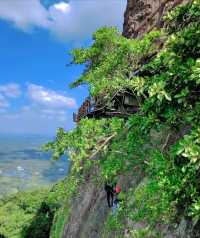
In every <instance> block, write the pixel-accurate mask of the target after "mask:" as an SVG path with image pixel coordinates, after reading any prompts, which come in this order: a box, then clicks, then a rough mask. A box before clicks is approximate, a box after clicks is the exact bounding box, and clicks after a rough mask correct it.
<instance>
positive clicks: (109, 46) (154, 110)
mask: <svg viewBox="0 0 200 238" xmlns="http://www.w3.org/2000/svg"><path fill="white" fill-rule="evenodd" d="M199 9H200V2H199V1H198V0H197V1H193V3H192V4H189V5H186V6H181V7H178V8H177V9H176V10H175V11H173V12H172V13H170V14H169V15H168V17H167V21H168V23H167V25H166V26H167V27H166V29H165V31H163V32H151V33H148V34H146V35H145V37H144V38H143V39H140V40H130V39H125V38H124V37H122V36H121V35H120V34H119V33H118V32H117V31H116V30H115V29H114V28H111V29H108V28H102V29H100V30H98V31H97V32H96V33H95V34H94V42H93V44H92V46H91V47H90V48H88V49H76V50H74V51H73V52H72V55H73V58H74V59H73V62H74V63H77V64H85V65H86V70H85V72H84V73H83V75H82V76H81V78H80V79H78V80H77V81H75V82H74V83H73V84H72V86H73V87H75V86H78V85H80V84H87V85H88V86H89V89H90V94H91V95H92V96H94V97H97V98H98V97H101V99H102V100H104V102H105V104H109V102H110V100H111V98H112V97H113V95H116V94H118V93H123V92H125V91H126V90H129V91H131V92H132V93H133V94H134V95H135V96H136V97H137V98H138V101H139V102H140V111H139V112H138V113H136V114H135V115H132V116H131V117H130V118H129V119H128V120H127V121H124V120H121V119H100V120H94V119H92V120H89V119H84V120H81V122H80V123H79V124H78V125H77V127H76V128H75V129H74V130H73V131H70V132H64V131H63V130H62V129H60V130H59V131H58V134H57V138H56V140H55V142H52V143H49V144H48V145H47V146H46V148H47V149H51V150H53V152H54V156H55V157H56V158H57V157H59V156H60V155H61V154H63V153H68V154H69V156H70V158H71V160H72V161H73V169H74V170H75V171H81V172H83V173H84V171H87V170H88V169H89V168H90V167H91V166H93V165H97V166H98V168H99V171H100V175H101V178H102V179H103V180H105V179H109V178H115V177H117V176H119V175H121V174H126V173H128V172H130V171H133V170H134V169H135V168H139V169H141V170H143V171H144V173H145V175H146V176H148V179H147V180H146V181H144V183H142V184H141V185H140V186H139V187H138V188H137V189H136V190H131V189H130V191H129V193H128V194H127V198H126V199H127V204H124V205H123V206H121V208H120V211H119V212H118V215H116V216H115V217H112V218H110V220H109V223H108V224H107V225H108V227H110V229H115V228H116V229H117V227H119V228H120V230H121V229H123V227H124V226H123V222H124V221H125V220H126V219H127V217H128V218H129V219H133V220H138V221H140V220H143V221H144V220H145V221H146V222H148V224H149V225H150V226H151V227H153V226H154V225H155V224H156V223H167V222H170V221H171V219H175V218H177V217H178V216H179V215H180V214H181V215H184V216H186V217H188V216H190V217H192V218H193V219H194V222H195V223H198V222H199V221H200V213H199V211H200V209H199V197H200V184H199V171H200V162H199V159H200V142H199V141H200V130H199V127H200V125H199V116H200V102H199V96H200V86H199V82H200V76H199V74H200V63H199V59H200V30H199V29H200V15H199ZM183 19H185V21H183ZM160 40H162V41H163V40H165V42H164V46H163V48H162V50H160V52H159V53H158V54H157V56H156V57H154V58H152V55H153V54H154V53H155V52H156V51H157V49H158V48H159V46H160V44H159V43H158V42H159V41H160ZM147 59H148V60H147ZM149 59H151V61H150V62H149ZM144 63H146V64H144ZM138 68H139V73H138V75H135V74H134V73H133V72H135V71H136V70H138ZM188 125H189V130H184V129H185V128H187V127H188ZM162 128H169V130H172V131H174V130H175V131H176V132H177V135H173V140H172V141H168V138H164V142H162V143H163V144H162V146H161V145H155V143H152V142H151V139H152V140H154V138H151V134H152V131H158V132H159V131H162ZM185 133H187V135H185V136H184V137H183V135H184V134H185ZM112 136H113V137H112ZM109 138H112V139H111V140H109V143H106V144H104V142H105V141H106V140H107V139H109ZM97 152H99V153H97ZM93 154H95V158H94V157H91V156H92V155H93ZM91 158H92V159H91ZM120 224H121V225H122V226H121V225H120ZM119 234H120V231H119ZM136 237H137V236H136Z"/></svg>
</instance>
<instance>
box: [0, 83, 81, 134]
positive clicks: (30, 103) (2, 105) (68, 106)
mask: <svg viewBox="0 0 200 238" xmlns="http://www.w3.org/2000/svg"><path fill="white" fill-rule="evenodd" d="M0 87H1V88H0V89H1V91H2V93H4V94H2V93H1V92H0V133H31V134H32V133H34V134H55V132H56V129H57V128H58V127H63V128H65V129H71V128H72V126H73V122H72V110H73V109H75V108H76V107H77V105H76V101H75V99H74V98H71V97H67V96H65V93H63V92H62V93H60V92H57V91H55V90H52V89H48V88H45V87H43V86H41V85H36V84H28V85H27V88H26V92H25V93H24V95H23V96H24V97H25V99H26V101H25V102H26V104H24V105H23V106H22V107H21V109H18V111H17V112H14V111H12V107H9V101H8V100H7V99H10V97H13V95H15V96H17V95H18V94H17V93H16V92H15V91H14V90H13V88H14V87H10V86H9V87H6V86H5V85H4V86H2V85H1V86H0ZM8 88H9V89H10V90H8ZM11 88H12V90H11ZM13 91H14V92H15V93H13ZM4 95H7V97H5V96H4ZM27 99H28V100H27Z"/></svg>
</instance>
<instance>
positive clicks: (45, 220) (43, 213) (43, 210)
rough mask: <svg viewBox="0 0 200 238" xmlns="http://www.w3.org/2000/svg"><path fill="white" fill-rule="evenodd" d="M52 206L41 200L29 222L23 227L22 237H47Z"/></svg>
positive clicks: (52, 215)
mask: <svg viewBox="0 0 200 238" xmlns="http://www.w3.org/2000/svg"><path fill="white" fill-rule="evenodd" d="M54 211H55V209H54V207H50V205H49V204H47V203H46V202H43V203H42V204H41V206H40V208H39V209H38V211H37V214H36V215H35V217H34V218H33V220H32V222H31V224H30V225H29V226H27V227H25V228H24V230H23V231H22V234H21V237H23V238H49V236H50V230H51V226H52V223H53V218H54Z"/></svg>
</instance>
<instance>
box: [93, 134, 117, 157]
mask: <svg viewBox="0 0 200 238" xmlns="http://www.w3.org/2000/svg"><path fill="white" fill-rule="evenodd" d="M116 135H117V133H116V132H115V133H114V134H112V135H111V136H109V137H108V138H106V139H105V141H104V142H103V143H102V144H101V146H100V147H99V148H98V149H97V150H96V151H95V152H94V153H93V154H92V155H91V156H90V157H89V160H95V157H96V155H97V154H98V153H99V152H100V151H101V150H102V149H103V148H104V146H105V145H107V144H108V143H109V142H110V141H111V140H112V139H113V138H114V137H115V136H116Z"/></svg>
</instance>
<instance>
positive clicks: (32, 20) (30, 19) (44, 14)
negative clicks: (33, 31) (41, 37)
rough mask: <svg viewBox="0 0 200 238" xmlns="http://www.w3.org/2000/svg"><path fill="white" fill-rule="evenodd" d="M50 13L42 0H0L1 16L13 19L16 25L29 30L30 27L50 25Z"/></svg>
mask: <svg viewBox="0 0 200 238" xmlns="http://www.w3.org/2000/svg"><path fill="white" fill-rule="evenodd" d="M48 17H49V14H48V11H47V10H46V9H45V7H44V6H43V5H42V4H41V3H40V0H6V1H4V0H3V1H0V18H2V19H4V20H8V21H11V22H12V23H14V24H15V26H16V27H18V28H20V29H23V30H27V29H29V28H30V27H35V26H36V27H44V28H47V27H48V25H49V22H50V21H49V19H48Z"/></svg>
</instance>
